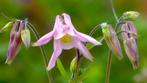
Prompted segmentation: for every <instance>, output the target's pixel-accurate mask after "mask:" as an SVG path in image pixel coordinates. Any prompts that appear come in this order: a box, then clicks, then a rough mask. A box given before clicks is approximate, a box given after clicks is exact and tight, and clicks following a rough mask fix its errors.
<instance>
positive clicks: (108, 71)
mask: <svg viewBox="0 0 147 83" xmlns="http://www.w3.org/2000/svg"><path fill="white" fill-rule="evenodd" d="M111 63H112V51H109V56H108V62H107V68H106V80H105V83H109V79H110V72H111Z"/></svg>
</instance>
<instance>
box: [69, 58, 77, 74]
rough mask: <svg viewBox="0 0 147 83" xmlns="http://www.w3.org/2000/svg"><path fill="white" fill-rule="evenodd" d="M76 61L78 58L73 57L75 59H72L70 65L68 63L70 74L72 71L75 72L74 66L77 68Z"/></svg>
mask: <svg viewBox="0 0 147 83" xmlns="http://www.w3.org/2000/svg"><path fill="white" fill-rule="evenodd" d="M77 60H78V58H77V57H75V58H73V60H72V61H71V63H70V71H71V72H74V71H75V69H76V66H77Z"/></svg>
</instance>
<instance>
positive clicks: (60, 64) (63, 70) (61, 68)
mask: <svg viewBox="0 0 147 83" xmlns="http://www.w3.org/2000/svg"><path fill="white" fill-rule="evenodd" d="M57 67H58V69H59V71H60V73H61V75H62V76H63V77H64V78H65V79H66V80H67V81H68V80H69V76H68V74H67V72H66V71H65V68H64V67H63V64H62V62H61V60H60V59H59V58H58V59H57Z"/></svg>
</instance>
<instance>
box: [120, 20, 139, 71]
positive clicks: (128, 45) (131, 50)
mask: <svg viewBox="0 0 147 83" xmlns="http://www.w3.org/2000/svg"><path fill="white" fill-rule="evenodd" d="M121 30H122V31H123V32H122V38H123V43H124V48H125V51H126V54H127V55H128V57H129V59H130V61H131V63H132V65H133V68H134V69H136V68H137V67H138V65H139V62H138V58H139V54H138V47H137V31H136V28H135V26H134V24H133V22H132V21H126V22H125V24H123V25H122V28H121Z"/></svg>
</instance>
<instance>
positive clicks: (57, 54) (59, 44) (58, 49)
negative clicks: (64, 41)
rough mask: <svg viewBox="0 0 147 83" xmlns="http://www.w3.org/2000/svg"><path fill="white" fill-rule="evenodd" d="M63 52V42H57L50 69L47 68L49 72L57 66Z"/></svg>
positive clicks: (55, 42) (49, 65)
mask: <svg viewBox="0 0 147 83" xmlns="http://www.w3.org/2000/svg"><path fill="white" fill-rule="evenodd" d="M61 52H62V46H61V42H60V40H55V41H54V52H53V54H52V56H51V59H50V61H49V64H48V67H47V70H48V71H49V70H51V69H52V68H53V67H54V66H55V64H56V60H57V58H58V57H59V55H60V54H61Z"/></svg>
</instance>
